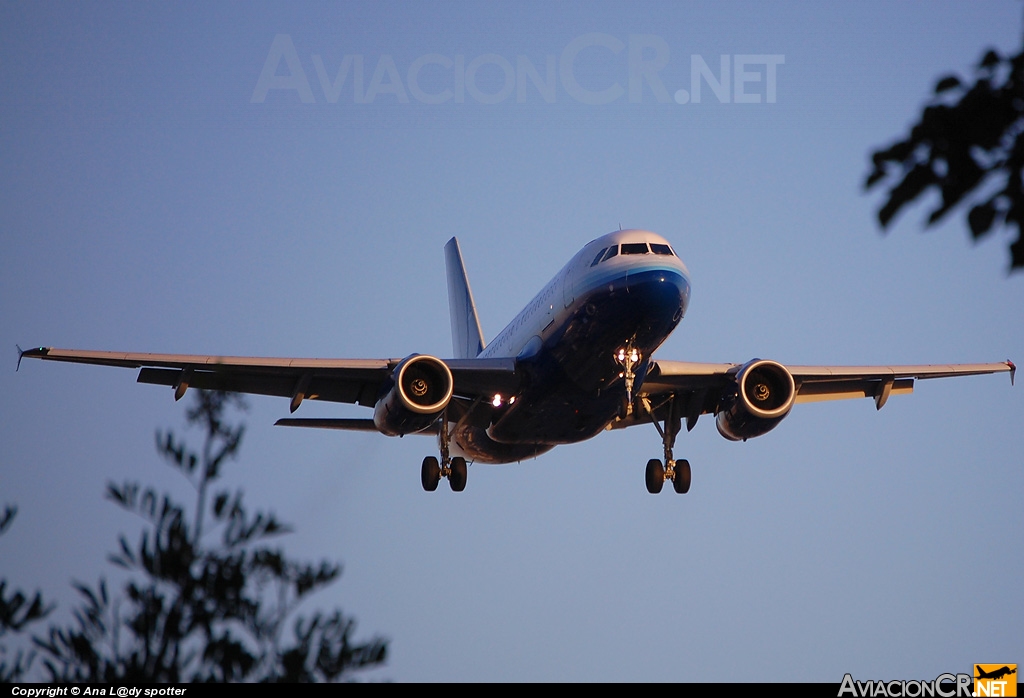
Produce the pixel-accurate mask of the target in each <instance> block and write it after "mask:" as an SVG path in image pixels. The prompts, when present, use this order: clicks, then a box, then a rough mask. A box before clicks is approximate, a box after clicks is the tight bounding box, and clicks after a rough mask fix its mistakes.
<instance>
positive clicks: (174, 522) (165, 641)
mask: <svg viewBox="0 0 1024 698" xmlns="http://www.w3.org/2000/svg"><path fill="white" fill-rule="evenodd" d="M196 393H197V398H196V401H195V404H194V406H193V407H192V408H191V409H190V410H189V411H188V415H187V416H188V421H189V423H190V424H193V425H197V426H199V427H201V428H202V429H203V430H204V432H205V434H204V442H203V447H202V449H201V451H200V452H199V453H196V452H193V451H190V450H189V449H188V448H187V446H186V445H185V443H184V442H183V441H180V440H178V439H177V438H176V437H175V436H174V435H173V434H171V433H169V432H168V433H166V434H161V433H158V434H157V450H158V451H159V452H160V454H161V455H162V456H164V458H165V459H166V460H167V462H168V463H169V464H170V465H171V466H173V467H174V468H175V469H177V470H178V471H179V472H180V473H181V474H182V475H184V476H185V477H186V478H187V479H188V480H189V481H190V482H191V483H192V484H193V485H194V487H195V489H196V506H195V510H194V513H193V516H192V517H191V520H189V519H190V517H189V516H188V514H187V512H186V510H185V508H184V507H182V506H180V505H179V504H177V503H176V502H175V501H174V500H173V499H172V498H171V497H169V496H168V495H160V494H158V493H157V492H156V491H155V490H153V489H150V488H143V487H141V486H140V485H139V484H137V483H132V482H128V483H125V484H123V485H116V484H113V483H111V484H108V486H107V497H108V498H109V499H111V500H113V501H114V502H115V503H117V504H118V505H119V506H121V507H123V508H124V509H126V510H127V511H130V512H132V513H134V514H137V515H138V516H140V517H141V518H142V519H143V521H144V522H145V525H144V527H143V530H142V532H141V534H140V536H139V540H138V542H137V543H136V544H135V545H132V544H131V543H130V542H129V540H128V539H127V538H126V537H124V536H122V537H121V539H120V541H119V546H118V547H119V549H118V551H117V552H116V553H114V554H112V555H111V556H110V561H111V562H113V563H114V564H115V565H118V566H120V567H122V568H124V569H126V570H129V571H131V572H134V573H136V574H135V575H133V578H132V579H130V581H128V582H127V583H126V584H125V586H124V591H123V596H122V597H121V598H117V599H112V598H111V595H110V594H108V591H107V585H106V583H105V582H104V581H100V582H99V584H98V585H97V586H96V587H95V588H90V587H88V586H86V585H84V584H76V585H75V588H76V589H77V591H78V593H79V594H80V596H81V605H80V606H79V607H78V608H77V609H76V610H75V613H74V624H73V625H72V627H68V628H58V627H53V628H51V629H50V631H49V634H48V636H47V637H45V638H36V641H35V642H36V646H37V647H38V648H39V649H40V650H41V651H42V653H43V664H44V665H45V667H46V670H47V671H48V672H49V675H50V678H51V680H53V681H72V682H83V681H84V682H99V681H102V682H113V681H119V682H140V681H174V682H178V681H334V680H338V679H341V678H349V677H350V675H351V672H354V671H356V670H358V669H362V668H367V667H372V666H376V665H379V664H381V663H382V662H383V661H384V659H385V655H386V652H387V641H386V640H384V639H381V638H373V639H371V640H369V641H367V642H356V641H355V640H354V639H353V634H354V631H355V621H354V620H352V619H351V618H348V617H346V616H344V615H343V614H342V613H341V611H338V610H335V611H333V612H331V613H326V614H325V613H321V612H315V613H314V614H313V616H312V617H311V618H306V617H302V616H296V614H295V610H296V607H297V605H298V604H299V602H300V601H302V600H304V599H305V598H306V597H307V596H308V595H309V594H311V593H312V592H314V591H317V590H319V589H320V588H322V587H324V586H325V585H327V584H330V583H331V582H332V581H334V580H335V579H337V578H338V576H339V574H340V573H341V568H340V566H339V565H337V564H333V563H328V562H321V563H320V564H318V565H311V564H303V563H298V562H295V561H292V560H289V559H288V558H286V557H285V555H284V553H283V552H282V551H281V550H279V549H277V548H275V547H272V546H271V545H270V540H271V539H273V538H274V537H275V536H277V535H280V534H282V533H286V532H288V530H289V529H288V527H287V526H285V525H284V524H282V523H281V522H279V521H278V520H277V519H276V518H275V517H274V515H273V514H268V513H261V512H256V513H250V512H249V511H248V510H247V509H246V507H245V506H244V504H243V501H242V493H241V492H230V491H227V490H218V491H213V492H212V493H211V492H208V489H209V488H210V486H211V485H213V484H214V483H215V482H216V480H217V479H218V477H219V476H220V474H221V469H222V467H223V465H224V464H225V462H226V461H227V460H229V459H232V458H234V457H235V456H236V455H237V452H238V449H239V446H240V444H241V440H242V434H243V427H242V426H241V425H233V424H230V423H229V422H228V421H226V419H225V412H226V410H227V408H228V407H229V406H231V405H232V404H234V406H236V407H241V406H242V403H241V399H240V398H239V397H238V396H235V395H230V394H226V393H213V392H203V391H196ZM208 497H209V499H210V500H211V501H209V502H208V501H207V499H208ZM206 516H208V517H209V520H210V528H209V530H206V527H205V526H204V517H206ZM211 539H213V541H215V542H207V541H210V540H211ZM286 625H290V629H291V633H287V632H286V630H287V628H286ZM286 635H287V636H288V637H286Z"/></svg>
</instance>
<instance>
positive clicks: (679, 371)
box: [641, 360, 1016, 413]
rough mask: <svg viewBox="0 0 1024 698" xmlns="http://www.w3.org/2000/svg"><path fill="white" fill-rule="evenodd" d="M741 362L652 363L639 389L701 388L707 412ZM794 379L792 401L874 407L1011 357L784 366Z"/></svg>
mask: <svg viewBox="0 0 1024 698" xmlns="http://www.w3.org/2000/svg"><path fill="white" fill-rule="evenodd" d="M742 367H743V364H713V363H696V362H688V361H660V360H659V361H654V362H652V363H651V367H650V369H649V371H648V373H647V377H645V378H644V382H643V387H642V389H641V392H642V393H643V394H645V395H650V396H653V397H659V396H667V395H670V394H672V395H676V396H677V397H678V398H682V399H689V398H690V396H692V395H695V394H698V393H699V392H700V391H707V392H706V395H707V399H706V400H705V401H704V407H703V410H704V412H703V413H710V412H713V411H714V409H715V405H717V404H718V401H719V397H720V396H721V394H722V391H723V390H726V389H727V388H729V385H730V383H731V381H732V376H733V375H734V374H735V373H736V372H737V371H739V370H740V369H741V368H742ZM785 368H786V370H787V371H789V372H790V373H791V374H792V375H793V381H794V382H795V383H796V387H797V396H796V402H798V403H802V402H819V401H824V400H846V399H852V398H864V397H870V398H874V399H875V400H876V405H878V406H879V407H880V406H881V405H883V404H885V400H886V399H888V397H889V396H890V395H905V394H908V393H911V392H913V390H914V381H915V380H925V379H929V378H950V377H953V376H977V375H984V374H990V373H1009V374H1010V378H1011V381H1012V379H1013V375H1014V372H1015V370H1016V366H1014V364H1013V362H1012V361H1002V362H998V363H985V364H917V365H891V366H786V367H785Z"/></svg>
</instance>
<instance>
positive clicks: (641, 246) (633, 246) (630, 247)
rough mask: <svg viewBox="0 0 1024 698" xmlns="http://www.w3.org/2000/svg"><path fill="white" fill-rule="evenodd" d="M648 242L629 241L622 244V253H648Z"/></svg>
mask: <svg viewBox="0 0 1024 698" xmlns="http://www.w3.org/2000/svg"><path fill="white" fill-rule="evenodd" d="M649 252H650V250H648V249H647V243H646V242H627V243H624V244H623V245H622V254H648V253H649Z"/></svg>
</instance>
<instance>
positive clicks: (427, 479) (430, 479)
mask: <svg viewBox="0 0 1024 698" xmlns="http://www.w3.org/2000/svg"><path fill="white" fill-rule="evenodd" d="M440 481H441V466H440V465H438V463H437V458H434V457H433V456H427V457H426V458H424V459H423V467H422V468H420V482H422V483H423V489H425V490H426V491H427V492H433V491H434V490H436V489H437V483H439V482H440Z"/></svg>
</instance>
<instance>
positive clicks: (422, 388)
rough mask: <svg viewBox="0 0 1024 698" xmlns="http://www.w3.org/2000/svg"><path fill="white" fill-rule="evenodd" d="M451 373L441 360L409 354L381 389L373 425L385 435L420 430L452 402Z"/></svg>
mask: <svg viewBox="0 0 1024 698" xmlns="http://www.w3.org/2000/svg"><path fill="white" fill-rule="evenodd" d="M452 388H453V381H452V372H451V371H450V370H448V367H447V366H446V365H445V364H444V362H443V361H441V359H438V358H435V357H433V356H423V355H420V354H413V355H412V356H410V357H408V358H406V359H404V360H403V361H402V363H400V364H398V366H396V367H395V370H394V371H393V372H392V373H391V375H390V376H388V379H387V381H385V382H384V385H383V386H382V387H381V392H380V397H379V398H377V404H376V405H375V406H374V408H373V424H374V426H375V427H377V431H379V432H380V433H382V434H387V435H388V436H402V435H404V434H414V433H416V432H418V431H423V430H424V429H426V428H427V427H429V426H430V425H431V424H433V423H434V420H436V419H437V418H438V416H439V415H440V414H441V411H442V410H444V408H445V407H447V406H448V401H449V400H451V399H452Z"/></svg>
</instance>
